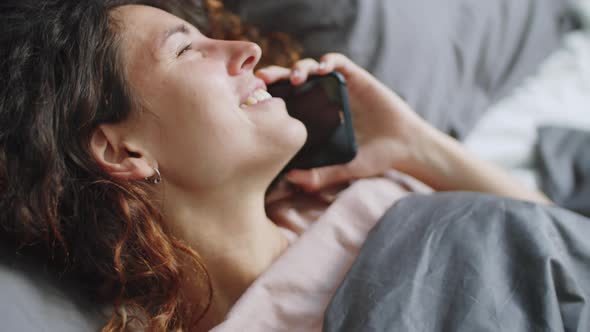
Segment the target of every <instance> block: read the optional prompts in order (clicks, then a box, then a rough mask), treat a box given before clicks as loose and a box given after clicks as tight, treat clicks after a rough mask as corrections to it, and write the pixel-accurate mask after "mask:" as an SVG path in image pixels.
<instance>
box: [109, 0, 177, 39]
mask: <svg viewBox="0 0 590 332" xmlns="http://www.w3.org/2000/svg"><path fill="white" fill-rule="evenodd" d="M113 17H114V18H115V20H116V21H117V22H118V24H119V26H120V33H121V35H122V37H123V40H124V41H125V42H126V44H129V43H132V44H137V43H140V44H144V45H143V46H145V44H146V43H148V44H152V45H153V44H156V45H157V43H158V42H160V41H161V39H162V38H164V37H165V34H166V31H167V30H169V29H171V28H173V27H174V26H177V25H178V24H181V23H184V21H183V20H182V19H180V18H178V17H176V16H174V15H172V14H170V13H168V12H165V11H163V10H161V9H158V8H154V7H150V6H144V5H125V6H121V7H118V8H116V9H115V10H114V11H113Z"/></svg>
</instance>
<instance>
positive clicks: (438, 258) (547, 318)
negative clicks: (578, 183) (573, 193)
mask: <svg viewBox="0 0 590 332" xmlns="http://www.w3.org/2000/svg"><path fill="white" fill-rule="evenodd" d="M325 318H326V319H325V326H324V328H325V331H327V332H331V331H339V332H343V331H354V332H358V331H363V332H364V331H376V332H377V331H379V332H383V331H413V332H419V331H453V332H457V331H459V332H460V331H466V332H467V331H468V332H471V331H478V332H479V331H490V332H491V331H493V332H497V331H511V332H518V331H535V332H539V331H577V332H587V331H590V220H588V219H586V218H584V217H582V216H580V215H577V214H574V213H572V212H569V211H566V210H562V209H560V208H555V207H546V206H538V205H534V204H531V203H525V202H520V201H512V200H507V199H500V198H497V197H494V196H487V195H481V194H473V193H446V194H435V195H432V196H415V197H411V198H407V199H404V200H401V201H400V202H398V204H396V205H395V206H394V207H393V208H392V209H391V210H390V211H389V212H388V213H387V214H386V215H385V216H384V218H383V219H382V220H381V221H380V223H379V224H378V225H377V226H376V228H375V229H374V230H373V231H372V232H371V233H370V235H369V238H368V240H367V242H366V244H365V245H364V247H363V249H362V251H361V254H360V256H359V257H358V259H357V260H356V262H355V264H354V266H353V267H352V269H351V271H350V272H349V273H348V275H347V277H346V279H345V280H344V282H343V284H342V285H341V287H340V288H339V290H338V291H337V293H336V296H335V297H334V298H333V300H332V302H331V304H330V306H329V308H328V310H327V312H326V316H325Z"/></svg>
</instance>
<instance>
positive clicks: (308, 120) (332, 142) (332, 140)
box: [268, 73, 356, 170]
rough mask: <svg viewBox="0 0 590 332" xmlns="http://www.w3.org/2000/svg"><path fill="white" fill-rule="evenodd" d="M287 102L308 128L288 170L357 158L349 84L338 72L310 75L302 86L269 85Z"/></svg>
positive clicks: (270, 88) (295, 115) (273, 93)
mask: <svg viewBox="0 0 590 332" xmlns="http://www.w3.org/2000/svg"><path fill="white" fill-rule="evenodd" d="M268 89H269V92H270V94H272V95H273V96H274V97H279V98H282V99H284V100H285V103H286V105H287V111H288V112H289V114H290V115H291V116H292V117H294V118H296V119H298V120H300V121H301V122H303V124H304V125H305V126H306V128H307V141H306V143H305V145H304V146H303V148H302V149H301V150H300V151H299V152H298V153H297V155H296V156H295V157H294V158H293V159H292V160H291V162H290V163H289V164H288V165H287V167H286V168H285V170H289V169H294V168H299V169H309V168H314V167H321V166H327V165H333V164H340V163H345V162H348V161H350V160H352V159H353V158H354V157H355V156H356V142H355V138H354V132H353V130H352V122H351V121H352V120H351V116H350V111H349V109H348V96H347V94H346V84H345V82H344V79H343V78H342V76H340V74H338V73H332V74H329V75H324V76H311V77H310V78H309V79H308V81H307V82H306V83H304V84H303V85H301V86H297V87H295V86H293V85H291V84H290V83H289V82H286V81H285V82H279V83H276V84H273V85H271V86H269V88H268Z"/></svg>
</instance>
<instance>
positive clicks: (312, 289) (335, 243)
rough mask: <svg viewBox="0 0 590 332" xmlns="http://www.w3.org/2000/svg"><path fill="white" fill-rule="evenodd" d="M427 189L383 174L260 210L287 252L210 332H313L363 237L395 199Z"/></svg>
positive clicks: (321, 321)
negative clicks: (282, 239) (274, 225)
mask: <svg viewBox="0 0 590 332" xmlns="http://www.w3.org/2000/svg"><path fill="white" fill-rule="evenodd" d="M411 192H421V193H427V192H431V189H429V188H428V187H426V186H425V185H423V184H421V183H419V182H418V181H416V180H413V179H412V178H409V177H407V176H404V175H401V174H399V173H397V172H394V171H391V172H388V173H387V174H385V175H384V176H383V177H379V178H371V179H363V180H358V181H356V182H354V183H353V184H351V185H350V186H349V187H348V188H346V189H344V190H337V191H334V190H331V191H326V192H323V193H321V194H318V195H314V196H310V195H303V194H300V195H298V196H297V197H295V198H294V199H293V198H291V199H289V200H284V201H279V202H276V203H273V204H272V205H271V206H269V207H268V214H269V217H270V218H271V219H272V220H273V221H275V222H276V223H277V224H278V225H280V226H281V227H282V228H283V230H284V231H285V233H286V234H287V235H288V237H289V239H290V242H291V245H290V246H289V248H288V249H287V250H286V251H285V253H284V254H283V255H282V256H281V257H279V259H277V261H276V262H275V263H273V265H272V266H271V267H270V268H269V269H268V270H267V271H266V272H264V273H263V274H262V275H261V276H260V277H259V278H258V279H257V280H256V281H255V282H254V283H253V284H252V285H251V286H250V287H249V288H248V289H247V290H246V292H245V293H244V295H243V296H242V297H241V298H240V299H239V300H238V302H237V303H236V304H235V305H234V306H233V308H232V309H231V311H230V312H229V314H228V315H227V316H226V319H225V321H224V322H223V323H222V324H220V325H218V326H217V327H215V328H214V329H213V330H212V331H214V332H224V331H232V332H233V331H291V332H293V331H306V332H307V331H321V328H322V323H323V316H324V311H325V310H326V307H327V306H328V304H329V302H330V299H331V298H332V296H333V295H334V293H335V292H336V289H337V288H338V286H339V285H340V283H341V282H342V280H343V279H344V276H345V275H346V273H347V271H348V270H349V269H350V267H351V265H352V263H353V262H354V259H355V258H356V256H357V254H358V252H359V250H360V248H361V246H362V244H363V242H364V241H365V239H366V237H367V233H368V232H369V231H370V230H371V228H372V227H373V226H374V225H375V224H376V223H377V221H378V220H379V219H380V218H381V216H382V215H383V214H384V213H385V212H386V210H387V209H388V208H389V207H391V205H392V204H393V203H394V202H395V201H397V200H398V199H400V198H402V197H404V196H405V195H407V194H408V193H411Z"/></svg>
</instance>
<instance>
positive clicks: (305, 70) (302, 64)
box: [291, 58, 320, 85]
mask: <svg viewBox="0 0 590 332" xmlns="http://www.w3.org/2000/svg"><path fill="white" fill-rule="evenodd" d="M319 66H320V64H319V63H318V62H317V61H315V60H314V59H309V58H308V59H303V60H301V61H298V62H297V63H296V64H295V65H294V66H293V68H291V69H292V72H291V83H292V84H293V85H301V84H303V83H304V82H305V81H307V78H308V77H309V75H311V74H315V73H316V72H317V70H318V68H319Z"/></svg>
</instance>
